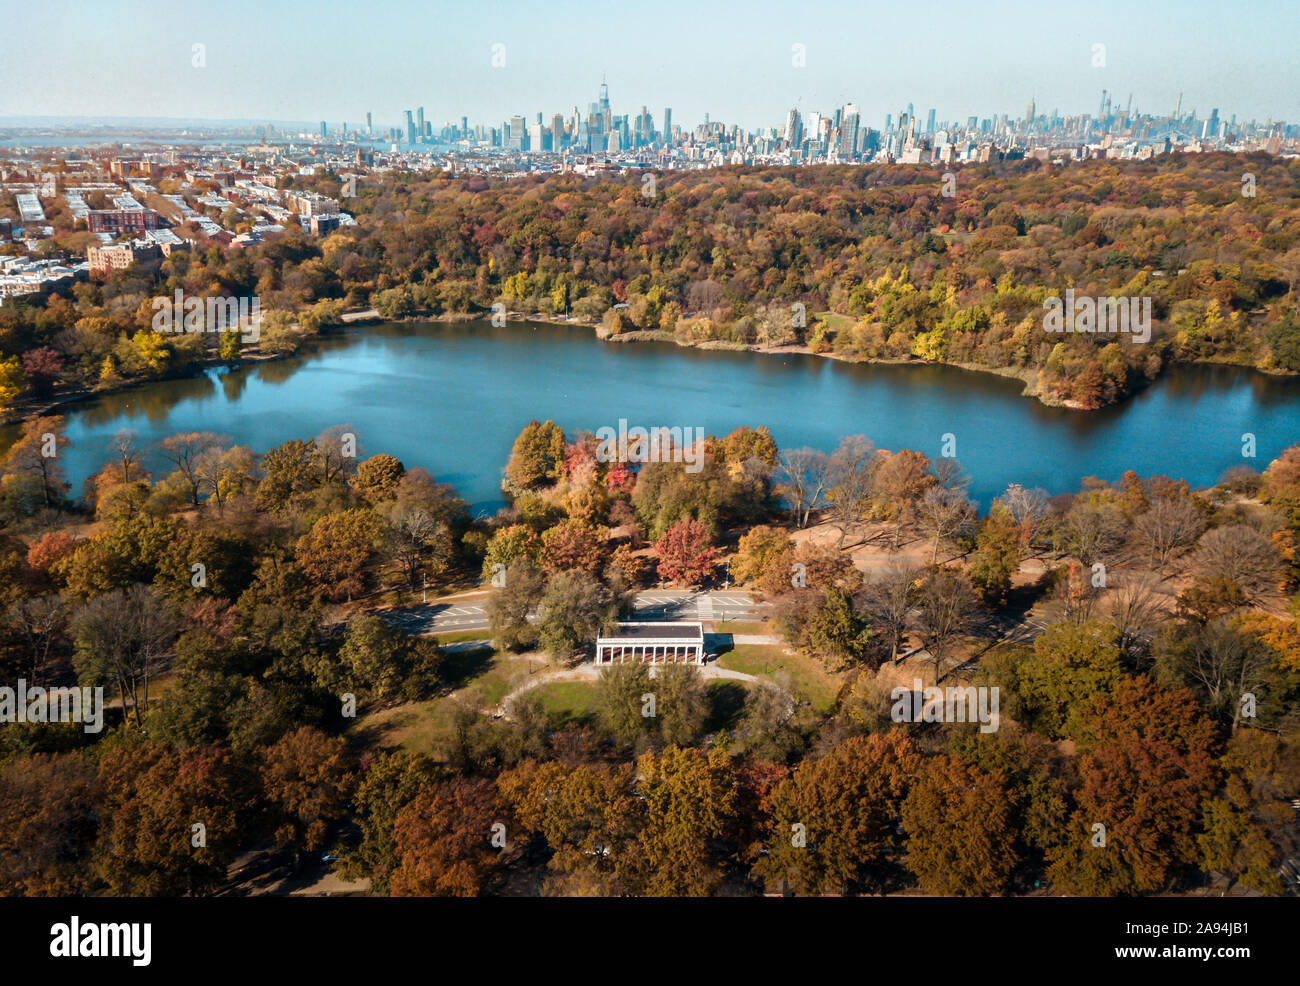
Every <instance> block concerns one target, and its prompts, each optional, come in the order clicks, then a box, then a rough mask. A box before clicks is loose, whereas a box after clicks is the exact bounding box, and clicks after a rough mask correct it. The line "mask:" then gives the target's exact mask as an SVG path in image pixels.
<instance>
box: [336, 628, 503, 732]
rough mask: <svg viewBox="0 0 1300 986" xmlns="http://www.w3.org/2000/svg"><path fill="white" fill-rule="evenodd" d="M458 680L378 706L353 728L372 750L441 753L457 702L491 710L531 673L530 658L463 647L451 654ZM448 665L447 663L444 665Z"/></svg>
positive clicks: (448, 656) (359, 719) (454, 675)
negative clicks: (425, 695) (424, 695)
mask: <svg viewBox="0 0 1300 986" xmlns="http://www.w3.org/2000/svg"><path fill="white" fill-rule="evenodd" d="M446 661H448V662H456V665H455V667H453V668H447V670H448V671H449V672H451V676H452V680H453V681H454V682H455V690H454V691H453V692H452V693H451V694H449V695H438V696H436V697H434V698H429V699H423V700H421V701H418V702H403V703H401V704H400V705H394V706H390V707H388V708H384V709H379V710H377V711H375V712H371V713H368V714H363V715H360V716H358V717H357V721H356V722H355V723H353V725H352V726H351V727H350V728H349V730H348V733H349V735H351V736H352V738H353V739H355V740H356V741H357V742H359V743H360V744H361V745H363V746H364V747H366V748H368V749H376V748H378V749H394V748H399V749H402V750H407V751H409V752H412V753H424V754H428V755H430V756H436V755H437V754H438V752H439V750H440V749H441V748H442V747H443V746H444V744H445V741H446V740H448V739H450V738H451V734H452V727H453V724H454V713H455V710H456V705H457V703H458V702H459V703H464V704H466V705H469V706H470V707H471V708H476V709H481V710H490V709H494V708H495V707H496V706H497V705H499V704H500V703H501V700H502V699H503V698H505V697H506V695H507V694H509V692H510V691H511V689H512V688H514V687H515V686H516V685H517V684H518V682H519V679H520V677H521V676H523V675H526V674H527V673H528V664H529V659H528V658H527V657H525V656H523V655H519V654H495V653H492V652H490V651H460V652H454V653H452V654H449V655H447V658H446ZM444 667H445V668H446V665H444Z"/></svg>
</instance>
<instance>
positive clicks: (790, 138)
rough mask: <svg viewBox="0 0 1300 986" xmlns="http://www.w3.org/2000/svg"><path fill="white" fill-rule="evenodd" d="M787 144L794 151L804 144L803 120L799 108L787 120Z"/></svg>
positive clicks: (792, 111) (791, 112)
mask: <svg viewBox="0 0 1300 986" xmlns="http://www.w3.org/2000/svg"><path fill="white" fill-rule="evenodd" d="M785 142H786V144H787V145H788V146H789V147H790V148H792V149H797V148H798V147H799V145H800V144H802V143H803V118H802V117H801V116H800V115H799V108H798V107H797V106H796V107H795V108H794V109H792V110H791V111H790V115H789V116H787V117H786V118H785Z"/></svg>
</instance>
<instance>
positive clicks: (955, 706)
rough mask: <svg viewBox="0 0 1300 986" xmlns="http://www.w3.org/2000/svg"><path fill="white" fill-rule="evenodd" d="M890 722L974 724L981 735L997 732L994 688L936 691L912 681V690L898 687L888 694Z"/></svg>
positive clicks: (996, 694) (940, 689)
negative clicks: (975, 723)
mask: <svg viewBox="0 0 1300 986" xmlns="http://www.w3.org/2000/svg"><path fill="white" fill-rule="evenodd" d="M889 697H890V698H891V699H893V701H894V706H893V708H892V709H890V710H889V717H890V718H891V719H893V720H894V722H978V723H979V724H980V732H981V733H996V732H997V731H998V721H999V720H998V688H997V686H996V685H994V686H993V687H991V688H988V687H985V686H983V685H980V686H978V687H976V686H973V685H968V686H967V687H965V688H952V687H948V688H938V687H936V686H934V685H922V684H921V679H920V678H913V679H912V687H911V688H907V687H904V686H902V685H900V686H899V687H898V688H894V689H892V690H891V691H890V693H889Z"/></svg>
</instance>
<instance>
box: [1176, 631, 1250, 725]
mask: <svg viewBox="0 0 1300 986" xmlns="http://www.w3.org/2000/svg"><path fill="white" fill-rule="evenodd" d="M1161 661H1162V663H1164V664H1166V665H1167V666H1171V669H1172V670H1173V671H1174V672H1175V673H1176V674H1178V675H1179V676H1180V677H1182V678H1183V679H1184V680H1186V681H1187V682H1189V683H1191V684H1192V685H1193V687H1194V688H1195V689H1196V690H1199V691H1201V692H1202V694H1203V695H1204V700H1205V704H1206V706H1207V707H1208V708H1209V710H1210V711H1211V712H1212V713H1214V714H1215V715H1217V716H1220V717H1223V718H1230V720H1231V723H1232V731H1233V732H1234V733H1235V732H1236V731H1237V726H1238V724H1239V723H1240V721H1241V697H1242V696H1243V695H1244V694H1246V693H1247V692H1258V691H1259V690H1260V689H1261V688H1262V686H1263V685H1264V684H1265V682H1266V680H1267V676H1268V668H1269V666H1270V664H1271V663H1272V655H1271V653H1270V652H1269V650H1268V648H1266V647H1264V646H1261V645H1260V643H1259V642H1258V641H1257V640H1255V639H1254V638H1253V637H1252V636H1250V635H1249V634H1245V633H1242V632H1240V631H1239V630H1237V629H1235V628H1234V627H1232V626H1231V625H1229V623H1228V622H1227V621H1226V620H1223V619H1218V620H1214V621H1212V622H1210V623H1208V624H1206V625H1205V626H1203V627H1200V628H1198V629H1197V630H1195V631H1194V632H1193V633H1192V634H1191V635H1190V636H1189V637H1188V638H1187V639H1185V640H1183V641H1180V642H1179V645H1178V646H1175V647H1173V648H1171V649H1170V650H1168V651H1167V652H1166V653H1164V654H1162V655H1161Z"/></svg>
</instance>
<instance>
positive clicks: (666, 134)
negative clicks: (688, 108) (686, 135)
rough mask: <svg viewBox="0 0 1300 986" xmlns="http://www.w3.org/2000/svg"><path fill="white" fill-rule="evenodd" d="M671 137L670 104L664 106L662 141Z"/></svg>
mask: <svg viewBox="0 0 1300 986" xmlns="http://www.w3.org/2000/svg"><path fill="white" fill-rule="evenodd" d="M672 139H673V110H672V107H671V106H665V107H664V143H665V144H666V143H668V142H669V141H671V140H672Z"/></svg>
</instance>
